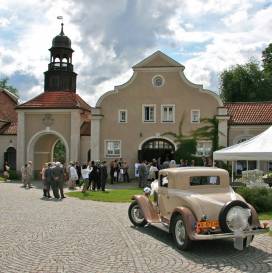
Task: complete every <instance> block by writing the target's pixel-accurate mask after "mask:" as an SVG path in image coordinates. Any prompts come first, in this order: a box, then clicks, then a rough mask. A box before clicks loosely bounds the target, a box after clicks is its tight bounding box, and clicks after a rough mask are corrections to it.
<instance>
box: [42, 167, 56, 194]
mask: <svg viewBox="0 0 272 273" xmlns="http://www.w3.org/2000/svg"><path fill="white" fill-rule="evenodd" d="M44 177H45V181H46V184H47V185H48V189H50V186H51V188H52V190H53V194H54V197H55V198H57V199H59V192H58V190H57V188H56V183H55V181H54V179H53V169H52V164H51V163H48V168H47V169H46V170H45V172H44ZM48 194H50V193H48Z"/></svg>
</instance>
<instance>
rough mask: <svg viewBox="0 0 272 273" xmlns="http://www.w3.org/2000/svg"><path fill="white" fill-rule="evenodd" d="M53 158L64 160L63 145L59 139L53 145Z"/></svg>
mask: <svg viewBox="0 0 272 273" xmlns="http://www.w3.org/2000/svg"><path fill="white" fill-rule="evenodd" d="M53 158H54V161H59V162H65V146H64V143H63V142H62V141H61V140H59V141H58V142H57V143H56V145H55V147H54V152H53Z"/></svg>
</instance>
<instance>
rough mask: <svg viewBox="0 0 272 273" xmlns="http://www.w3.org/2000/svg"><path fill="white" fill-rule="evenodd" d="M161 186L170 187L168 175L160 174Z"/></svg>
mask: <svg viewBox="0 0 272 273" xmlns="http://www.w3.org/2000/svg"><path fill="white" fill-rule="evenodd" d="M160 187H165V188H167V187H168V177H167V175H160Z"/></svg>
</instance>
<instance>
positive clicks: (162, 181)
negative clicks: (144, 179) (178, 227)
mask: <svg viewBox="0 0 272 273" xmlns="http://www.w3.org/2000/svg"><path fill="white" fill-rule="evenodd" d="M158 194H159V196H158V205H159V209H160V214H161V216H162V217H164V218H166V219H168V220H170V217H171V211H170V209H169V195H168V177H167V176H166V175H161V176H160V177H159V189H158Z"/></svg>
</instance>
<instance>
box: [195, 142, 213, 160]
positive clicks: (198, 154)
mask: <svg viewBox="0 0 272 273" xmlns="http://www.w3.org/2000/svg"><path fill="white" fill-rule="evenodd" d="M199 143H210V144H211V152H210V153H209V154H205V153H204V154H200V153H198V149H197V148H198V144H199ZM204 150H205V149H204ZM211 153H212V141H211V140H204V139H203V140H198V141H197V145H196V155H197V156H210V155H211Z"/></svg>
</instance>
